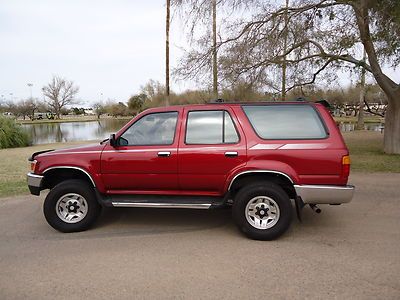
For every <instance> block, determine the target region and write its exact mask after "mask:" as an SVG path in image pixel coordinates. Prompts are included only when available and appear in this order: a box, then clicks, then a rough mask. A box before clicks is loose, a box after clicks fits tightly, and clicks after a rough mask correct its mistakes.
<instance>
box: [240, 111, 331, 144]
mask: <svg viewBox="0 0 400 300" xmlns="http://www.w3.org/2000/svg"><path fill="white" fill-rule="evenodd" d="M243 110H244V112H245V114H246V115H247V117H248V119H249V121H250V123H251V125H252V126H253V128H254V130H255V131H256V133H257V134H258V136H260V137H261V138H263V139H321V138H325V137H326V136H327V133H326V130H325V127H324V125H323V124H322V121H321V119H320V117H319V116H318V113H317V112H316V110H315V109H314V108H313V107H311V106H310V105H263V106H261V105H248V106H243Z"/></svg>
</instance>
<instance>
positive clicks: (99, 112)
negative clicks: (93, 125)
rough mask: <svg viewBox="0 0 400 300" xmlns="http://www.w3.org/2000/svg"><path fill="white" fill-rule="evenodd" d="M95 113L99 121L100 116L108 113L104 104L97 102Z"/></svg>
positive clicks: (94, 107)
mask: <svg viewBox="0 0 400 300" xmlns="http://www.w3.org/2000/svg"><path fill="white" fill-rule="evenodd" d="M93 111H94V113H95V114H96V116H97V119H100V116H101V115H102V114H104V113H105V112H106V108H105V106H104V104H103V103H102V102H96V103H95V104H93Z"/></svg>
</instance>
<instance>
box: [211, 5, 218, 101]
mask: <svg viewBox="0 0 400 300" xmlns="http://www.w3.org/2000/svg"><path fill="white" fill-rule="evenodd" d="M212 31H213V45H212V56H213V93H214V98H215V99H218V69H217V0H212Z"/></svg>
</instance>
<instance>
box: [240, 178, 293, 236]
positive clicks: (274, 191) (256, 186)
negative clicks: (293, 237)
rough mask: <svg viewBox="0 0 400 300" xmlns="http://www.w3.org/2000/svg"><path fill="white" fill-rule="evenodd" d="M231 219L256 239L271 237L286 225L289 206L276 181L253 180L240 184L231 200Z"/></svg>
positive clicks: (289, 216)
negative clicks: (243, 185)
mask: <svg viewBox="0 0 400 300" xmlns="http://www.w3.org/2000/svg"><path fill="white" fill-rule="evenodd" d="M232 213H233V219H234V221H235V223H236V225H237V226H238V227H239V229H240V230H241V231H242V232H243V233H244V234H245V235H246V236H248V237H250V238H252V239H256V240H273V239H275V238H277V237H279V236H280V235H282V234H283V233H284V232H285V231H286V230H287V229H288V228H289V226H290V223H291V220H292V215H293V208H292V204H291V202H290V199H289V197H288V195H287V194H286V193H285V191H284V190H283V189H282V188H281V187H280V186H279V185H277V184H274V183H271V182H257V183H253V184H250V185H248V186H245V187H243V188H242V189H241V190H240V191H239V192H238V193H237V195H236V197H235V201H234V203H233V209H232Z"/></svg>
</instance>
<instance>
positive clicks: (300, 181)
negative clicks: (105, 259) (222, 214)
mask: <svg viewBox="0 0 400 300" xmlns="http://www.w3.org/2000/svg"><path fill="white" fill-rule="evenodd" d="M30 160H31V169H32V172H31V173H29V174H28V186H29V189H30V191H31V193H32V194H34V195H39V194H40V191H41V190H43V189H50V192H49V193H48V195H47V197H46V200H45V202H44V215H45V217H46V220H47V222H48V223H49V224H50V225H51V226H52V227H54V228H55V229H57V230H59V231H62V232H73V231H81V230H85V229H87V228H88V227H89V226H90V225H92V224H93V223H94V221H95V220H96V219H97V217H98V216H99V214H100V211H101V208H102V207H103V206H113V207H153V208H197V209H211V208H216V207H225V206H232V213H233V219H234V221H235V223H236V224H237V225H238V227H239V229H240V230H241V231H242V232H243V233H244V234H246V235H247V236H248V237H250V238H253V239H260V240H271V239H274V238H276V237H278V236H280V235H281V234H283V233H284V232H285V231H286V229H287V228H288V227H289V225H290V222H291V220H292V216H293V212H294V210H295V208H296V209H297V212H298V215H299V216H300V211H301V208H302V207H303V206H304V205H307V204H308V205H310V206H311V207H312V208H313V209H314V210H319V209H318V208H317V207H316V204H335V205H337V204H342V203H346V202H349V201H350V200H351V199H352V197H353V192H354V187H353V186H350V185H347V180H348V176H349V171H350V159H349V152H348V150H347V148H346V145H345V143H344V141H343V138H342V136H341V134H340V132H339V130H338V128H337V126H336V124H335V121H334V120H333V119H332V117H331V115H330V113H329V111H328V110H327V109H326V108H325V107H324V106H323V105H321V104H316V103H308V102H262V103H241V104H240V103H215V104H206V105H185V106H169V107H161V108H153V109H149V110H146V111H144V112H142V113H141V114H139V115H138V116H136V117H135V118H134V119H133V120H132V121H130V122H129V123H127V124H126V125H125V126H124V127H123V128H122V129H121V130H119V131H118V132H117V133H116V134H112V135H111V137H110V138H109V139H108V140H105V141H103V142H101V143H100V144H95V145H90V146H84V147H78V148H71V149H62V150H48V151H42V152H37V153H34V154H33V155H32V157H31V158H30ZM291 199H292V200H293V203H294V204H295V205H294V206H295V208H293V205H292V201H291Z"/></svg>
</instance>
